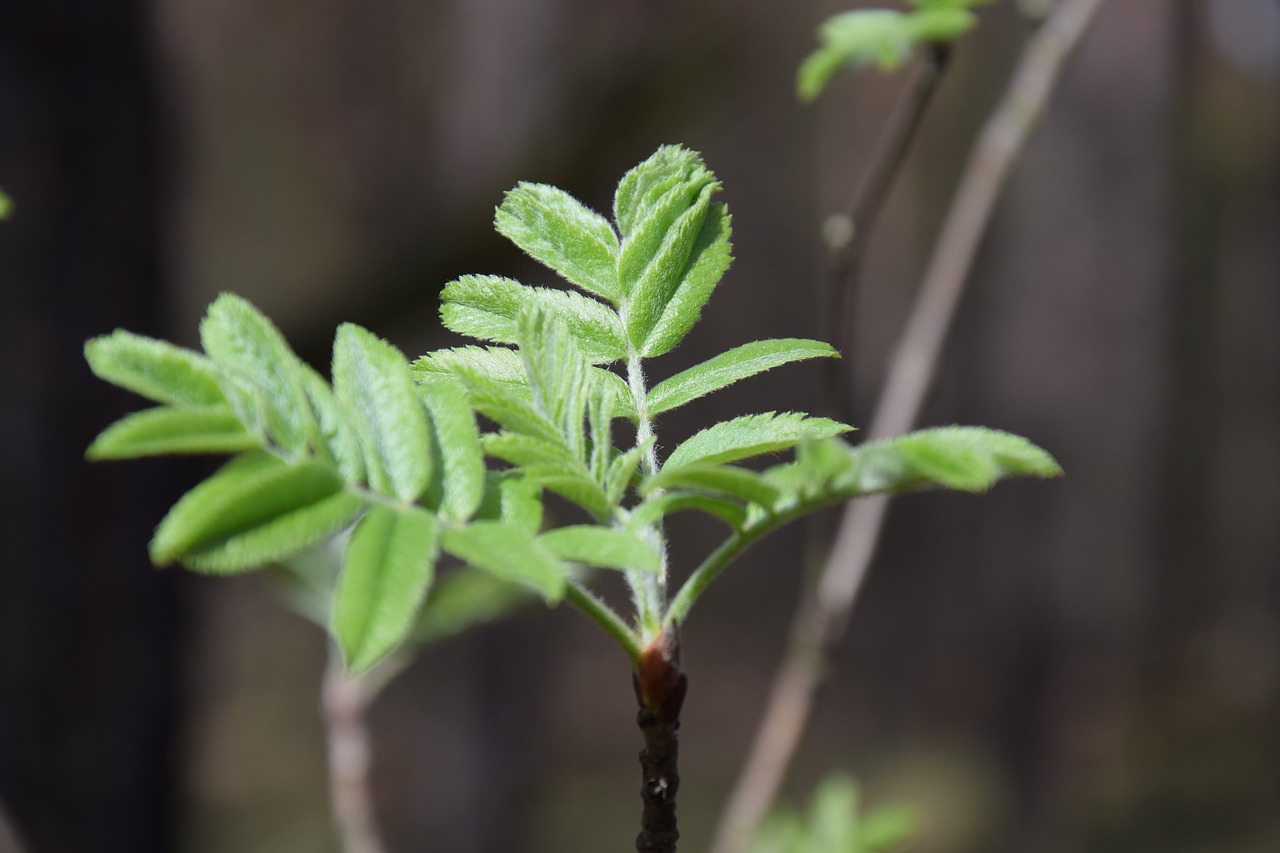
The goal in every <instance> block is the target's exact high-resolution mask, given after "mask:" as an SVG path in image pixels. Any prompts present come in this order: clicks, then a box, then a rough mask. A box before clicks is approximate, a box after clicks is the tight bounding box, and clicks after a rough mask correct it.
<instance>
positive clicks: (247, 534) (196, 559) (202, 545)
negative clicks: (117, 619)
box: [151, 453, 364, 574]
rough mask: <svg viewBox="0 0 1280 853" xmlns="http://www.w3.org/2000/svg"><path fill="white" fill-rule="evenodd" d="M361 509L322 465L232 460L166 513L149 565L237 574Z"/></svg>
mask: <svg viewBox="0 0 1280 853" xmlns="http://www.w3.org/2000/svg"><path fill="white" fill-rule="evenodd" d="M363 508H364V501H363V500H362V499H361V498H360V497H358V496H357V495H354V494H352V493H350V492H347V491H344V489H343V484H342V481H341V480H340V479H338V477H337V475H336V474H335V473H334V472H333V471H331V470H330V469H329V468H328V467H327V466H325V465H322V464H320V463H318V462H310V461H307V462H301V463H297V464H289V463H286V462H284V461H283V460H281V459H279V458H277V457H275V456H272V455H270V454H268V453H253V454H249V455H246V456H241V457H238V458H236V459H233V460H232V461H231V462H229V463H228V464H226V465H225V466H223V467H222V468H221V469H219V470H218V472H217V473H215V474H214V475H213V476H212V477H210V478H209V479H207V480H205V481H204V482H203V483H201V484H200V485H198V486H196V487H195V488H194V489H192V490H191V491H189V492H187V494H185V495H184V496H183V497H182V498H181V499H180V500H179V501H178V502H177V503H176V504H175V505H174V507H173V509H171V510H169V514H168V515H166V516H165V517H164V520H163V521H161V522H160V526H159V527H158V528H157V529H156V534H155V537H154V538H153V539H152V540H151V560H152V562H154V563H155V564H156V565H158V566H167V565H169V564H170V563H173V562H174V561H175V560H180V561H181V562H183V563H184V564H186V565H187V566H189V567H190V568H192V569H195V570H197V571H202V572H210V573H215V574H228V573H231V572H241V571H245V570H248V569H253V568H257V567H258V566H261V565H264V564H265V563H269V562H272V561H274V560H279V559H281V558H283V557H286V556H289V555H290V554H293V553H296V552H297V551H300V550H302V549H303V548H306V547H307V546H309V545H312V544H315V543H316V542H318V541H320V540H321V539H323V538H325V537H326V536H329V535H330V534H332V533H335V532H336V531H338V530H340V529H341V528H342V527H344V526H346V525H347V524H349V523H350V522H351V521H352V519H354V518H355V517H356V515H357V514H359V512H360V510H361V509H363Z"/></svg>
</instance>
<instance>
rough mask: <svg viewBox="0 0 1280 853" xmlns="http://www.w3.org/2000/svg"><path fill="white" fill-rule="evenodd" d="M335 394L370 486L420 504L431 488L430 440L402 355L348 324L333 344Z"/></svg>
mask: <svg viewBox="0 0 1280 853" xmlns="http://www.w3.org/2000/svg"><path fill="white" fill-rule="evenodd" d="M333 390H334V396H335V397H336V398H337V401H338V404H339V406H341V407H342V408H343V409H344V410H345V411H346V412H347V413H348V414H349V416H350V417H351V419H352V423H353V425H354V426H355V430H356V435H357V436H358V437H359V439H360V445H361V450H362V452H363V456H364V463H365V469H366V470H367V471H368V474H369V485H370V486H371V487H372V488H373V489H374V490H375V491H378V492H381V493H382V494H385V495H389V496H391V497H394V498H397V499H399V500H400V501H402V502H404V503H412V502H413V501H415V500H417V499H418V498H419V497H420V496H421V495H422V494H423V492H425V491H426V489H427V486H428V485H429V484H430V482H431V474H432V470H431V461H432V460H431V443H430V442H431V434H430V431H429V430H428V429H427V416H426V412H425V411H424V410H423V407H422V404H421V403H420V402H419V401H418V397H417V394H416V392H415V391H414V386H413V378H412V376H411V375H410V373H409V365H408V364H407V363H406V362H405V359H404V356H403V355H402V354H401V353H400V350H398V349H396V348H395V347H393V346H392V345H391V344H389V343H387V342H386V341H384V340H382V339H381V338H379V337H377V336H376V335H374V334H373V333H372V332H369V331H366V330H365V329H362V328H360V327H359V326H356V325H353V324H351V323H344V324H343V325H342V326H340V327H338V334H337V337H336V339H335V340H334V343H333Z"/></svg>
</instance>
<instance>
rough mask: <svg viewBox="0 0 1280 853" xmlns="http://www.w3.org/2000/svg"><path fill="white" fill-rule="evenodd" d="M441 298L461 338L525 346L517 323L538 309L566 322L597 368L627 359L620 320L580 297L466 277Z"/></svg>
mask: <svg viewBox="0 0 1280 853" xmlns="http://www.w3.org/2000/svg"><path fill="white" fill-rule="evenodd" d="M440 298H441V300H442V302H443V304H442V305H441V306H440V318H441V320H442V321H443V322H444V325H445V326H446V327H447V328H449V329H451V330H453V331H455V332H457V333H458V334H460V335H469V336H470V337H473V338H479V339H480V340H482V341H494V342H496V343H502V344H514V343H516V342H517V341H518V340H519V336H518V333H517V327H516V318H517V317H518V316H519V315H520V312H521V310H522V309H523V308H525V307H526V306H538V307H541V308H544V309H545V310H547V311H549V312H551V313H552V314H555V315H556V316H558V317H559V318H560V319H561V320H563V321H564V322H565V324H566V325H567V326H568V327H569V331H570V333H571V334H572V335H573V336H574V338H575V339H576V340H577V342H578V346H579V347H580V348H581V349H582V352H583V354H584V355H586V356H587V358H588V359H590V361H591V362H592V363H593V364H603V363H606V362H610V361H619V360H621V359H623V358H626V355H627V346H626V338H625V335H624V333H623V330H622V323H621V322H620V321H619V320H618V315H617V314H615V313H614V312H613V310H612V309H611V308H609V306H607V305H605V304H604V303H602V302H598V301H597V300H595V299H592V298H590V297H588V296H583V295H582V294H580V293H574V292H572V291H565V290H549V289H547V288H542V287H526V286H525V285H523V284H521V283H520V282H518V281H513V280H512V279H509V278H502V277H501V276H495V275H464V276H462V277H461V278H458V279H454V280H453V281H451V282H449V284H447V285H446V286H445V288H444V290H443V291H442V292H441V294H440Z"/></svg>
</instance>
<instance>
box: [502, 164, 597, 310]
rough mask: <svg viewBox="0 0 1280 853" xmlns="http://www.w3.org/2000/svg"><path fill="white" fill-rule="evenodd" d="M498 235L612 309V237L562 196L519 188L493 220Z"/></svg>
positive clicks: (583, 208) (532, 186)
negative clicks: (608, 303)
mask: <svg viewBox="0 0 1280 853" xmlns="http://www.w3.org/2000/svg"><path fill="white" fill-rule="evenodd" d="M494 224H495V225H496V226H497V229H498V232H499V233H501V234H502V235H503V236H505V237H507V238H508V239H509V240H511V242H513V243H515V244H516V245H517V246H519V247H520V248H521V249H524V250H525V251H526V252H528V253H529V255H531V256H532V257H533V258H534V259H536V260H538V261H541V262H542V263H544V264H546V265H547V266H548V267H550V268H551V269H553V270H555V271H556V272H558V273H560V275H562V276H564V277H565V278H566V279H567V280H569V281H570V282H572V283H573V284H576V285H577V286H578V287H581V288H582V289H583V290H586V291H587V292H589V293H594V294H595V295H596V296H599V297H601V298H603V299H607V300H609V301H610V302H613V303H615V304H617V303H618V302H619V301H620V300H621V298H622V291H621V290H620V289H619V288H618V273H617V264H618V258H617V255H618V235H617V234H615V233H614V231H613V228H612V226H610V225H609V223H608V221H606V220H605V218H604V217H603V216H601V215H600V214H598V213H596V212H595V211H593V210H589V209H588V208H587V207H586V206H585V205H583V204H582V202H580V201H578V200H577V199H576V198H574V197H573V196H571V195H569V194H568V193H566V192H565V191H563V190H560V189H556V188H555V187H549V186H547V185H545V184H529V183H520V184H519V185H518V186H517V187H516V188H515V189H514V190H511V191H510V192H508V193H507V195H506V198H504V199H503V201H502V205H501V206H500V207H499V208H498V212H497V215H496V216H495V217H494Z"/></svg>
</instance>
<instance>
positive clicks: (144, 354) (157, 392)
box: [84, 329, 227, 406]
mask: <svg viewBox="0 0 1280 853" xmlns="http://www.w3.org/2000/svg"><path fill="white" fill-rule="evenodd" d="M84 356H85V359H86V360H87V361H88V362H89V368H90V369H91V370H92V371H93V372H94V374H95V375H96V376H98V377H99V378H101V379H105V380H106V381H108V382H110V383H111V384H112V385H119V386H120V387H121V388H124V389H126V390H129V391H132V392H134V393H135V394H141V395H142V396H143V397H146V398H147V399H149V400H154V401H156V402H157V403H169V404H171V405H174V406H225V405H227V398H226V395H225V394H223V393H222V389H221V386H220V385H219V384H218V371H217V368H216V367H215V366H214V364H213V362H211V361H210V360H209V359H207V358H205V357H204V356H203V355H201V354H200V353H197V352H192V351H191V350H189V349H183V348H182V347H176V346H174V345H173V344H170V343H166V342H165V341H158V340H155V339H154V338H147V337H143V336H142V335H135V334H133V333H132V332H126V331H124V330H123V329H117V330H116V331H114V332H112V333H111V334H110V335H103V336H102V337H99V338H94V339H93V340H91V341H89V342H88V343H86V344H85V345H84Z"/></svg>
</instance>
